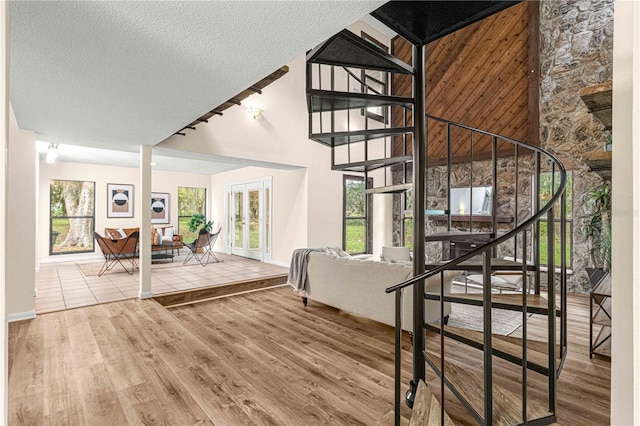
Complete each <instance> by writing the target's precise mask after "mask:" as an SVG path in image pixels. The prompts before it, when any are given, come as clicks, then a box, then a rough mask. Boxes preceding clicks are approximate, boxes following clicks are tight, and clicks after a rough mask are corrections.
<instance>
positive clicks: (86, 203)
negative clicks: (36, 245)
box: [49, 180, 96, 254]
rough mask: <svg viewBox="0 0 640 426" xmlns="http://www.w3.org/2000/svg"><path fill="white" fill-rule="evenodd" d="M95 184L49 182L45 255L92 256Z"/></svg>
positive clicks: (73, 181) (70, 181) (62, 181)
mask: <svg viewBox="0 0 640 426" xmlns="http://www.w3.org/2000/svg"><path fill="white" fill-rule="evenodd" d="M95 187H96V184H95V182H85V181H76V180H51V181H50V193H49V205H50V210H49V223H50V228H49V229H50V230H51V232H50V235H49V254H68V253H87V252H93V251H94V250H95V248H94V238H93V233H94V231H95Z"/></svg>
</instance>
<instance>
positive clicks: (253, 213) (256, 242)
mask: <svg viewBox="0 0 640 426" xmlns="http://www.w3.org/2000/svg"><path fill="white" fill-rule="evenodd" d="M260 192H261V191H260V190H259V189H252V190H250V191H249V224H248V225H249V251H252V252H258V253H259V252H260Z"/></svg>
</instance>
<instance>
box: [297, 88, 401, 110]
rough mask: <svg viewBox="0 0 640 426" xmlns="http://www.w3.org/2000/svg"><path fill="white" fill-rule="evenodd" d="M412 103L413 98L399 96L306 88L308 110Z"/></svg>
mask: <svg viewBox="0 0 640 426" xmlns="http://www.w3.org/2000/svg"><path fill="white" fill-rule="evenodd" d="M412 104H413V98H406V97H401V96H387V95H376V94H368V93H350V92H336V91H332V90H317V89H307V108H308V111H309V112H325V111H340V110H345V109H355V108H374V107H381V106H394V105H399V106H409V105H412Z"/></svg>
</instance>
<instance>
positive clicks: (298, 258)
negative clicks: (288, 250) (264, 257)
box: [287, 248, 325, 291]
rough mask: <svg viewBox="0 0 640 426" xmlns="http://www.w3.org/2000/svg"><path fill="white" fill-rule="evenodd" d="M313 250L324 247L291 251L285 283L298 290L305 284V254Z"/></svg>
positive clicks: (320, 249)
mask: <svg viewBox="0 0 640 426" xmlns="http://www.w3.org/2000/svg"><path fill="white" fill-rule="evenodd" d="M313 251H325V249H324V248H303V249H296V250H294V251H293V255H292V256H291V266H289V277H288V279H287V283H288V284H289V285H291V286H292V287H293V288H294V289H296V290H298V291H304V290H305V288H306V286H307V255H308V254H309V253H311V252H313Z"/></svg>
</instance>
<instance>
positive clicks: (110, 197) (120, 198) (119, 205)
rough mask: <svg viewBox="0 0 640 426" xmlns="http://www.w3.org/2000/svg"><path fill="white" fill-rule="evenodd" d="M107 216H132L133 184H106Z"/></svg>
mask: <svg viewBox="0 0 640 426" xmlns="http://www.w3.org/2000/svg"><path fill="white" fill-rule="evenodd" d="M107 217H133V185H124V184H119V183H108V184H107Z"/></svg>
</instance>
